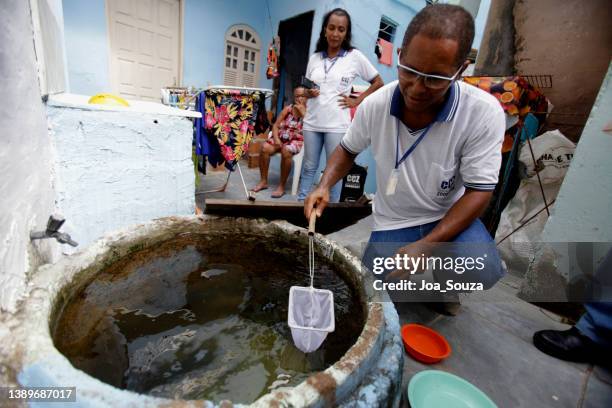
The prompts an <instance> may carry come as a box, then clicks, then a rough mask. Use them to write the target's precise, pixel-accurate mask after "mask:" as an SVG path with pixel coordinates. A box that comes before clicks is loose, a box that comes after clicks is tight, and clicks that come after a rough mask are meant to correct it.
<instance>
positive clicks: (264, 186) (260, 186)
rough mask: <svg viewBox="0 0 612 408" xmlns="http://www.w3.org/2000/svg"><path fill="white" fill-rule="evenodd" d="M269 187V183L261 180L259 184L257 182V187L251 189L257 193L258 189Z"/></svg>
mask: <svg viewBox="0 0 612 408" xmlns="http://www.w3.org/2000/svg"><path fill="white" fill-rule="evenodd" d="M267 188H268V183H266V182H263V181H260V182H259V184H257V185H256V186H255V187H253V188H252V189H251V191H254V192H255V193H257V192H258V191H261V190H265V189H267Z"/></svg>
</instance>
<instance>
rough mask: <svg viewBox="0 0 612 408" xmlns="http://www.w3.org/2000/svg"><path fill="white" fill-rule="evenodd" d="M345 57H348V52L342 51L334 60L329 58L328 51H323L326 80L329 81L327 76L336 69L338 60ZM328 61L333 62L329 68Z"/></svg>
mask: <svg viewBox="0 0 612 408" xmlns="http://www.w3.org/2000/svg"><path fill="white" fill-rule="evenodd" d="M345 55H346V50H344V49H341V50H340V51H339V52H338V54H337V55H336V56H335V57H334V58H328V57H327V51H323V55H322V56H323V71H325V80H327V74H329V71H331V69H332V68H333V67H334V65H335V64H336V62H337V61H338V58H340V57H344V56H345ZM328 59H329V60H330V61H331V65H330V66H329V68H328V67H327V60H328Z"/></svg>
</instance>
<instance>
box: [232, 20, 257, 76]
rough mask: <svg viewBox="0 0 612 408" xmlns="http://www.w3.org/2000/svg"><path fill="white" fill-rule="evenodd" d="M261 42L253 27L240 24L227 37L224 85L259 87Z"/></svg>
mask: <svg viewBox="0 0 612 408" xmlns="http://www.w3.org/2000/svg"><path fill="white" fill-rule="evenodd" d="M260 48H261V41H260V40H259V35H257V33H256V32H255V30H253V29H252V28H251V27H249V26H247V25H244V24H239V25H235V26H232V27H230V29H229V30H228V31H227V34H226V35H225V56H224V59H223V61H224V62H223V84H224V85H229V86H247V87H257V86H258V83H259V80H258V78H259V75H258V73H259V55H260Z"/></svg>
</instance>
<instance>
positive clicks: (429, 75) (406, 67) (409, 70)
mask: <svg viewBox="0 0 612 408" xmlns="http://www.w3.org/2000/svg"><path fill="white" fill-rule="evenodd" d="M401 57H402V53H401V52H400V53H399V54H398V56H397V67H398V68H401V69H403V70H405V71H408V72H410V73H412V74H416V75H417V78H416V79H417V80H418V79H419V77H421V78H423V85H425V87H427V88H430V89H443V88H444V87H445V86H447V85H449V84H451V83H452V82H453V81H454V80H456V79H457V75H459V72H461V70H462V69H463V65H461V66H460V67H459V69H458V70H457V72H455V74H454V75H453V76H452V77H445V76H443V75H432V74H425V73H423V72H421V71H417V70H416V69H414V68H410V67H408V66H406V65H402V64H400V62H399V60H400V58H401ZM427 78H434V79H442V80H445V81H448V84H446V85H445V86H442V87H440V88H436V87H433V88H432V87H430V86H427V82H426V79H427Z"/></svg>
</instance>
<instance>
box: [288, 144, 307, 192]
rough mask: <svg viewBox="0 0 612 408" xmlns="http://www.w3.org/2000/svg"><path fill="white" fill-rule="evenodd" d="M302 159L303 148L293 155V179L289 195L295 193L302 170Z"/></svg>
mask: <svg viewBox="0 0 612 408" xmlns="http://www.w3.org/2000/svg"><path fill="white" fill-rule="evenodd" d="M302 160H304V148H302V150H300V152H299V153H298V154H296V155H294V156H293V181H292V182H291V195H297V190H298V186H299V184H300V173H301V172H302Z"/></svg>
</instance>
